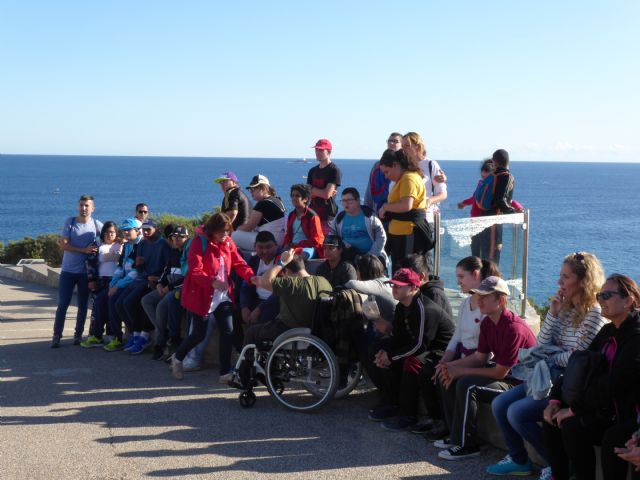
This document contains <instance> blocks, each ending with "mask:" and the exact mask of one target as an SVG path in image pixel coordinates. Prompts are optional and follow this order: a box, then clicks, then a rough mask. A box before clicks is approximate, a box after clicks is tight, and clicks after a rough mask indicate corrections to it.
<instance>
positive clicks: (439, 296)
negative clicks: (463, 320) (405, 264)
mask: <svg viewBox="0 0 640 480" xmlns="http://www.w3.org/2000/svg"><path fill="white" fill-rule="evenodd" d="M420 291H421V292H422V294H423V295H426V296H427V297H429V298H430V299H431V300H433V301H434V302H436V303H437V304H438V305H439V306H440V307H441V308H442V309H443V310H444V311H445V312H447V315H449V318H450V319H451V320H453V311H452V310H451V304H450V303H449V299H448V298H447V294H446V293H445V292H444V282H443V281H442V280H440V277H438V276H435V275H430V276H429V281H428V282H427V283H425V284H424V285H422V286H421V287H420Z"/></svg>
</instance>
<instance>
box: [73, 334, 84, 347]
mask: <svg viewBox="0 0 640 480" xmlns="http://www.w3.org/2000/svg"><path fill="white" fill-rule="evenodd" d="M80 343H82V335H74V336H73V344H74V345H80Z"/></svg>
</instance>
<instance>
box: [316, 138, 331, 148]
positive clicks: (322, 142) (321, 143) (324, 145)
mask: <svg viewBox="0 0 640 480" xmlns="http://www.w3.org/2000/svg"><path fill="white" fill-rule="evenodd" d="M311 148H315V149H316V150H333V145H331V142H330V141H329V140H327V139H326V138H321V139H320V140H318V141H317V142H316V144H315V146H313V147H311Z"/></svg>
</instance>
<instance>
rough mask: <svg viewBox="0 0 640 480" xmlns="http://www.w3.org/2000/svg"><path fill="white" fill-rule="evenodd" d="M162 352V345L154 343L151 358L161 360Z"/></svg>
mask: <svg viewBox="0 0 640 480" xmlns="http://www.w3.org/2000/svg"><path fill="white" fill-rule="evenodd" d="M163 354H164V347H163V346H161V345H156V346H155V347H153V355H151V360H162V356H163Z"/></svg>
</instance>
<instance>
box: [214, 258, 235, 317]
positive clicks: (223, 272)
mask: <svg viewBox="0 0 640 480" xmlns="http://www.w3.org/2000/svg"><path fill="white" fill-rule="evenodd" d="M218 262H219V263H220V267H219V268H218V275H216V280H219V281H221V282H224V283H227V284H228V283H229V282H228V280H227V269H226V268H225V265H224V257H220V258H219V259H218ZM230 301H231V299H230V298H229V290H224V291H221V290H218V289H215V290H214V291H213V298H212V299H211V306H210V307H209V313H213V311H214V310H215V309H216V308H218V305H220V304H221V303H222V302H230Z"/></svg>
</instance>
